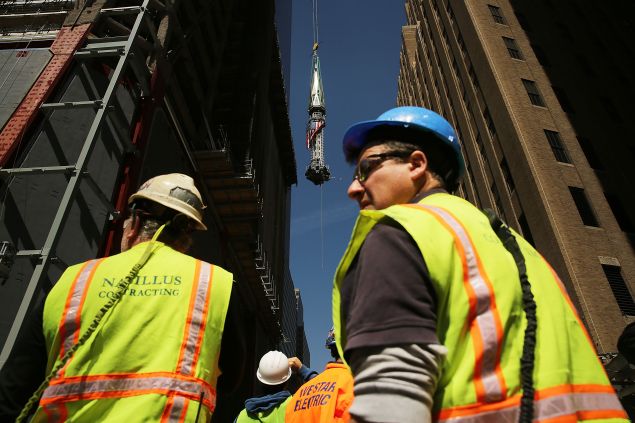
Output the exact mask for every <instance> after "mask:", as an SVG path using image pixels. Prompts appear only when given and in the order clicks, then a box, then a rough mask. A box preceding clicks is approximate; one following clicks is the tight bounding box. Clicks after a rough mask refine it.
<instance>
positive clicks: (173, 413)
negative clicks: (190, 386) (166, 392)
mask: <svg viewBox="0 0 635 423" xmlns="http://www.w3.org/2000/svg"><path fill="white" fill-rule="evenodd" d="M188 405H189V402H187V401H185V398H183V397H170V399H169V400H168V406H167V407H165V410H163V415H162V416H161V422H162V423H175V422H182V421H185V415H186V414H187V406H188Z"/></svg>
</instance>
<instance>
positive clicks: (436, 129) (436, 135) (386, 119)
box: [342, 106, 465, 186]
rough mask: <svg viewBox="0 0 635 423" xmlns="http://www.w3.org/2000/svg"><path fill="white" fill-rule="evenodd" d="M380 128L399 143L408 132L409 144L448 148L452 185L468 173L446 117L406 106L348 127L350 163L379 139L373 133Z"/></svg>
mask: <svg viewBox="0 0 635 423" xmlns="http://www.w3.org/2000/svg"><path fill="white" fill-rule="evenodd" d="M379 129H383V131H382V132H381V134H382V137H386V136H390V135H391V134H390V132H391V131H394V132H395V136H396V139H395V140H396V141H400V139H399V135H397V134H404V133H406V132H407V133H409V134H410V136H409V137H408V140H407V142H409V143H414V144H419V145H421V146H422V147H424V148H425V146H426V144H429V143H437V144H438V145H441V146H445V148H443V151H445V152H447V153H448V155H449V156H450V159H451V160H452V164H451V168H452V170H453V172H452V178H453V179H452V180H449V181H446V182H447V183H448V185H450V186H454V185H456V184H458V181H459V180H460V179H461V177H462V176H463V173H464V172H465V162H464V161H463V155H462V154H461V145H460V143H459V139H458V137H457V136H456V132H455V131H454V128H452V125H450V123H449V122H448V121H447V120H445V118H444V117H443V116H441V115H439V114H438V113H435V112H433V111H432V110H428V109H424V108H423V107H414V106H402V107H395V108H394V109H390V110H388V111H386V112H384V113H382V114H381V115H379V117H378V118H377V119H375V120H367V121H364V122H359V123H356V124H355V125H353V126H351V127H350V128H348V130H347V131H346V133H345V134H344V140H343V141H342V144H343V147H344V154H345V156H346V160H347V161H348V162H353V161H355V160H356V159H357V156H358V155H359V153H360V152H361V151H362V150H363V149H364V147H365V146H366V145H367V144H368V143H369V142H371V141H374V140H376V139H378V137H373V136H372V134H373V132H375V133H377V130H379ZM404 131H405V132H404ZM419 135H420V136H419ZM448 147H449V148H448Z"/></svg>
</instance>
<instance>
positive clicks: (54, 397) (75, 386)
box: [41, 372, 216, 409]
mask: <svg viewBox="0 0 635 423" xmlns="http://www.w3.org/2000/svg"><path fill="white" fill-rule="evenodd" d="M70 379H71V378H69V379H65V380H63V381H57V383H55V384H51V385H50V386H49V387H48V388H46V390H45V391H44V395H42V400H41V402H42V404H43V405H45V404H51V403H54V402H60V403H63V402H69V401H78V400H87V399H100V398H122V397H130V396H136V395H145V394H149V393H159V394H163V395H166V394H174V395H178V396H181V397H186V398H190V399H195V400H198V399H200V394H201V392H203V393H204V395H203V403H204V404H205V405H206V406H207V407H209V408H210V409H214V407H215V405H216V390H215V389H213V388H212V387H211V386H210V385H209V383H207V382H206V381H204V380H202V379H197V378H193V377H183V376H182V375H179V374H176V373H167V374H166V373H163V372H162V373H143V374H134V373H132V374H120V375H117V377H113V375H104V377H100V376H93V377H91V378H90V379H88V378H84V377H81V376H79V377H75V378H72V380H70Z"/></svg>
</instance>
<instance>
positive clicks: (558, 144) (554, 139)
mask: <svg viewBox="0 0 635 423" xmlns="http://www.w3.org/2000/svg"><path fill="white" fill-rule="evenodd" d="M545 136H546V137H547V140H548V141H549V146H550V147H551V151H552V152H553V155H554V156H555V157H556V160H558V161H559V162H560V163H571V159H569V155H568V154H567V150H566V149H565V148H564V144H563V143H562V138H560V134H559V133H558V132H555V131H549V130H548V129H545Z"/></svg>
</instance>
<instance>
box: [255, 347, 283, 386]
mask: <svg viewBox="0 0 635 423" xmlns="http://www.w3.org/2000/svg"><path fill="white" fill-rule="evenodd" d="M256 377H258V380H259V381H261V382H262V383H264V384H265V385H280V384H281V383H284V382H286V381H287V380H289V378H290V377H291V366H290V365H289V359H288V358H287V356H286V355H284V354H283V353H281V352H280V351H269V352H268V353H266V354H265V355H263V356H262V358H261V359H260V365H259V366H258V371H257V372H256Z"/></svg>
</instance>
